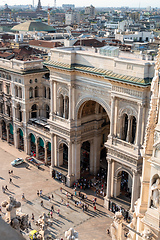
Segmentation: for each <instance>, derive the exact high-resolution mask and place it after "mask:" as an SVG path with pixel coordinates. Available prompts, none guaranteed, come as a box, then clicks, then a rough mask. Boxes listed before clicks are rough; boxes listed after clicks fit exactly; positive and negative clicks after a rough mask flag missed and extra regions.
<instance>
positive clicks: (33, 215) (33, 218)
mask: <svg viewBox="0 0 160 240" xmlns="http://www.w3.org/2000/svg"><path fill="white" fill-rule="evenodd" d="M31 219H32V221H34V214H33V213H32V217H31Z"/></svg>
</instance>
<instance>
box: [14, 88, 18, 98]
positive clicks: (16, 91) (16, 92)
mask: <svg viewBox="0 0 160 240" xmlns="http://www.w3.org/2000/svg"><path fill="white" fill-rule="evenodd" d="M15 96H16V97H18V87H17V86H15Z"/></svg>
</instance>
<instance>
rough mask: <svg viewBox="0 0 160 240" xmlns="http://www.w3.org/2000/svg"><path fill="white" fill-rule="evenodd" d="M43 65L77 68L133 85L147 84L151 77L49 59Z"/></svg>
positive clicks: (69, 68) (68, 68)
mask: <svg viewBox="0 0 160 240" xmlns="http://www.w3.org/2000/svg"><path fill="white" fill-rule="evenodd" d="M44 65H45V66H53V67H56V68H61V69H67V70H77V71H81V72H86V73H91V74H95V75H100V76H103V77H104V78H107V79H109V80H112V81H121V82H128V83H131V84H135V85H141V86H147V85H150V83H151V79H148V78H147V79H143V78H138V77H133V76H127V75H122V74H117V73H114V72H113V71H110V70H105V69H101V68H95V67H89V66H83V65H80V64H71V65H69V64H66V63H61V62H57V61H52V60H50V61H46V62H44Z"/></svg>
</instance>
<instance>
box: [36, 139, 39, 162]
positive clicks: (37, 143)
mask: <svg viewBox="0 0 160 240" xmlns="http://www.w3.org/2000/svg"><path fill="white" fill-rule="evenodd" d="M38 145H39V141H38V139H36V158H37V159H38Z"/></svg>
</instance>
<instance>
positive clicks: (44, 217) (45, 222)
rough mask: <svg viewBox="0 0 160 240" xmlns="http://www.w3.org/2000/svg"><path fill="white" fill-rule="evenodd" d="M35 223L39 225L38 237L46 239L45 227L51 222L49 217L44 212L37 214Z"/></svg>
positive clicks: (46, 231) (47, 232)
mask: <svg viewBox="0 0 160 240" xmlns="http://www.w3.org/2000/svg"><path fill="white" fill-rule="evenodd" d="M36 225H37V226H39V227H40V230H39V234H40V235H41V238H40V239H43V240H46V239H48V235H49V231H48V230H47V227H48V226H51V225H52V223H51V222H50V221H49V218H48V217H47V215H46V214H45V213H43V214H42V215H41V216H39V219H38V221H36ZM39 237H40V236H39Z"/></svg>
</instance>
